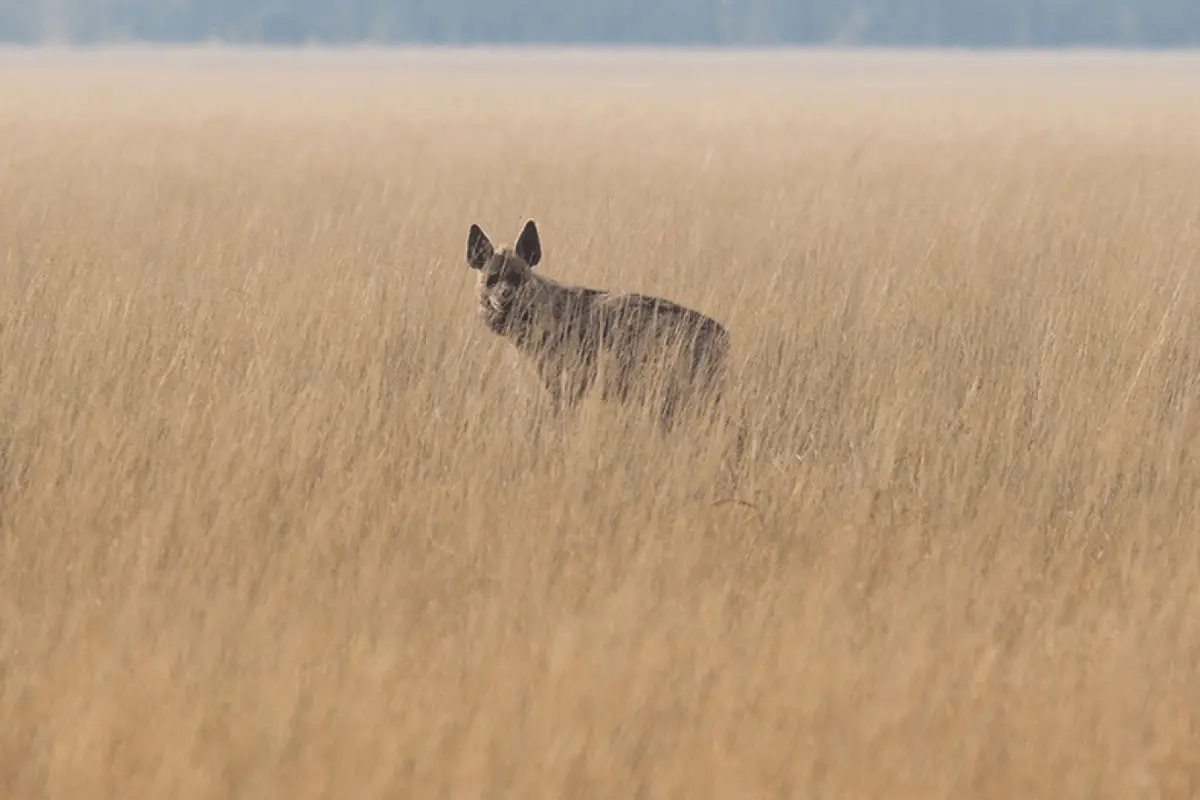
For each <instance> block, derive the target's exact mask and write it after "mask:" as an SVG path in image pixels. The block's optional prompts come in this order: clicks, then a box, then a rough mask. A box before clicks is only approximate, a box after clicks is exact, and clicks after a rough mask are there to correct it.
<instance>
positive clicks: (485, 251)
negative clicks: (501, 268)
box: [467, 223, 496, 269]
mask: <svg viewBox="0 0 1200 800" xmlns="http://www.w3.org/2000/svg"><path fill="white" fill-rule="evenodd" d="M495 252H496V249H495V248H494V247H492V241H491V240H490V239H488V237H487V234H486V233H484V232H483V228H480V227H479V226H478V225H476V224H474V223H472V224H471V232H470V233H468V234H467V263H468V264H469V265H470V266H471V269H483V266H484V264H486V263H488V262H489V261H491V260H492V256H493V255H494V254H495Z"/></svg>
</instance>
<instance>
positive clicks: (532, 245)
mask: <svg viewBox="0 0 1200 800" xmlns="http://www.w3.org/2000/svg"><path fill="white" fill-rule="evenodd" d="M516 251H517V255H518V256H520V257H521V260H522V261H524V262H525V263H526V264H528V265H529V266H531V267H536V266H537V265H538V262H539V261H541V260H542V240H541V239H540V238H538V231H537V225H535V224H534V223H533V220H529V222H526V223H525V227H524V228H522V229H521V236H520V237H519V238H518V239H517V246H516Z"/></svg>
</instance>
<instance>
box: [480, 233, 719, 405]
mask: <svg viewBox="0 0 1200 800" xmlns="http://www.w3.org/2000/svg"><path fill="white" fill-rule="evenodd" d="M541 258H542V245H541V241H540V239H539V237H538V230H537V226H536V225H535V224H534V222H533V220H529V221H528V222H526V223H525V227H524V229H522V231H521V235H520V236H519V237H518V239H517V242H516V244H515V245H514V246H513V247H511V248H510V247H502V248H496V247H494V246H493V245H492V243H491V241H490V240H489V239H488V237H487V234H485V233H484V232H483V230H482V229H481V228H480V227H479V226H478V225H471V229H470V232H469V234H468V236H467V264H468V265H469V266H470V267H471V268H472V269H475V270H478V271H479V278H478V295H479V314H480V317H481V318H482V319H483V322H484V324H485V325H486V326H487V328H488V329H489V330H490V331H492V332H493V333H496V334H499V335H500V336H503V337H505V338H507V339H508V340H509V341H510V342H512V344H513V345H514V346H515V347H516V349H517V351H518V352H519V353H521V354H522V355H524V356H526V357H527V358H529V359H530V360H531V361H532V363H533V364H534V366H535V367H536V369H537V372H538V374H539V376H540V377H541V379H542V382H543V384H544V385H545V387H546V391H547V392H548V393H549V396H550V399H551V401H552V402H553V405H554V407H555V408H556V409H563V408H571V407H573V406H575V405H576V404H577V403H578V402H579V401H580V400H581V399H582V398H583V396H584V395H585V394H587V392H588V391H589V390H590V389H591V388H592V387H593V386H595V385H597V384H598V386H599V389H600V391H601V396H602V397H604V398H605V399H611V400H617V401H620V402H641V403H646V404H650V406H651V407H652V408H653V410H654V411H655V413H656V415H657V417H658V419H659V422H660V423H661V424H662V425H663V427H664V428H666V429H670V428H671V427H672V426H673V424H674V422H675V421H676V419H677V417H678V415H679V414H680V412H682V411H684V410H685V409H690V408H693V407H695V406H696V405H697V403H698V402H699V403H700V404H703V403H712V402H714V401H716V400H717V399H718V398H717V395H718V394H719V392H720V382H721V381H722V379H723V377H724V372H725V362H726V359H727V356H728V353H729V333H728V331H726V329H725V328H724V326H722V325H721V324H720V323H719V322H717V321H716V320H714V319H711V318H709V317H707V316H705V315H703V314H701V313H699V312H697V311H693V310H691V309H689V308H684V307H683V306H681V305H678V304H676V303H672V302H671V301H670V300H664V299H662V298H660V297H648V296H646V295H640V294H616V293H610V292H607V291H601V290H597V289H588V288H585V287H582V286H569V285H566V284H562V283H559V282H557V281H554V280H552V279H550V278H547V277H545V276H543V275H539V274H537V273H535V272H534V271H533V268H534V267H536V266H537V265H538V262H539V261H541ZM710 407H711V406H710Z"/></svg>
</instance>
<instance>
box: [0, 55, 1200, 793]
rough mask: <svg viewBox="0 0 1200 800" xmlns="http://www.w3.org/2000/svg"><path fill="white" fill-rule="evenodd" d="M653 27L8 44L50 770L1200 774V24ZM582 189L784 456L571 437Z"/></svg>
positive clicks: (608, 238) (450, 784)
mask: <svg viewBox="0 0 1200 800" xmlns="http://www.w3.org/2000/svg"><path fill="white" fill-rule="evenodd" d="M629 57H630V58H636V59H640V61H639V63H641V64H642V65H643V67H645V68H646V69H648V70H651V72H652V73H653V74H650V73H646V74H643V75H639V73H638V71H637V70H636V69H632V68H628V67H626V68H622V69H614V70H612V71H609V72H606V71H605V69H604V59H603V58H600V57H596V58H594V59H592V60H591V61H589V59H588V58H580V57H573V56H570V55H569V54H568V55H564V54H559V55H554V54H550V55H545V56H541V57H539V58H540V59H541V60H540V61H539V60H538V59H533V60H529V61H526V60H522V58H521V57H520V55H519V54H516V55H514V54H508V55H505V54H494V55H492V56H488V55H486V54H485V55H482V56H472V57H470V58H465V59H464V60H463V61H461V62H460V61H458V60H456V59H455V57H454V55H453V54H449V55H445V54H443V55H430V56H424V57H421V56H412V55H406V56H396V57H394V58H393V59H392V60H391V61H389V57H387V56H374V57H366V56H363V57H356V56H339V57H332V56H328V57H325V60H322V58H320V57H316V56H314V57H313V59H314V60H313V61H311V62H306V61H304V57H300V56H295V57H289V58H290V59H291V60H290V61H289V60H288V59H284V58H282V57H280V58H275V57H272V56H266V55H261V56H246V57H244V58H243V59H242V60H241V61H238V62H237V63H235V64H233V65H232V66H226V67H224V68H218V57H217V56H197V57H196V59H195V61H194V62H189V61H188V59H187V58H183V57H172V59H168V60H167V61H165V62H163V63H162V64H161V65H159V66H156V67H153V68H151V65H152V64H153V58H152V57H150V56H137V57H135V58H132V59H129V60H127V61H120V60H110V61H104V60H103V59H101V58H100V57H86V58H75V59H74V60H72V59H70V58H66V57H64V58H63V59H62V60H55V59H53V58H50V57H46V58H39V57H36V56H29V55H24V56H19V57H18V56H11V55H10V56H8V57H6V58H7V60H3V59H0V67H2V71H0V176H2V177H0V547H2V551H0V553H2V559H3V560H2V562H0V794H3V796H4V797H6V798H24V797H55V798H72V799H73V800H74V799H75V798H92V797H122V798H125V797H155V798H159V797H172V798H199V797H253V798H276V797H278V798H306V797H362V798H366V797H475V796H489V797H490V796H504V797H604V798H618V797H635V796H637V797H689V798H691V797H721V798H733V797H738V798H741V797H766V796H772V797H775V796H790V797H823V798H834V797H842V798H866V797H881V798H882V797H887V798H897V797H921V798H933V797H955V798H963V797H996V798H1001V797H1004V798H1008V797H1048V798H1049V797H1053V798H1061V797H1081V798H1082V797H1087V798H1101V797H1121V798H1129V797H1187V796H1193V795H1194V794H1195V793H1197V792H1200V463H1198V460H1197V459H1198V458H1200V272H1197V269H1196V267H1197V266H1200V148H1197V145H1196V143H1197V141H1200V104H1198V103H1197V102H1196V98H1197V97H1200V77H1197V76H1198V75H1200V71H1197V69H1196V62H1195V61H1194V60H1188V58H1185V57H1180V59H1179V63H1174V62H1170V63H1168V62H1164V63H1158V64H1145V63H1144V64H1141V65H1140V66H1138V65H1135V64H1133V62H1132V61H1124V62H1123V61H1121V60H1119V59H1115V58H1114V59H1111V60H1106V59H1105V58H1104V57H1098V56H1097V57H1091V58H1092V61H1088V60H1087V59H1086V58H1084V57H1079V59H1080V60H1081V61H1083V62H1085V63H1084V66H1079V62H1076V61H1067V62H1065V63H1064V64H1058V65H1056V64H1055V63H1053V60H1052V59H1049V60H1046V61H1047V63H1043V64H1041V65H1040V66H1038V68H1037V69H1032V68H1022V63H1023V62H1022V61H1021V60H1020V59H1019V58H1017V59H1011V60H1008V61H1006V60H1005V59H1003V58H1000V57H994V58H993V57H987V58H983V57H980V58H978V59H975V60H972V59H970V58H967V57H962V58H960V59H959V60H958V61H957V62H955V61H952V60H950V59H946V60H945V61H944V62H938V61H937V59H936V58H934V57H922V58H925V59H926V60H924V61H920V59H916V60H915V61H914V62H913V63H916V61H920V64H919V65H917V66H913V65H911V64H910V65H909V67H906V66H905V63H906V62H905V61H904V59H903V57H878V58H876V59H875V60H872V57H869V56H844V57H842V56H816V55H814V56H808V57H797V56H782V55H781V56H777V57H767V56H758V57H745V58H742V59H740V60H739V59H736V58H735V59H728V60H726V61H721V62H712V63H711V64H710V65H709V66H708V67H705V66H704V65H705V62H704V60H703V59H702V58H700V57H692V56H688V57H685V56H676V57H674V59H673V60H666V61H661V62H656V61H655V60H654V57H653V56H652V55H645V54H636V55H631V56H629ZM489 58H493V59H494V61H492V62H490V61H489ZM914 58H915V57H914ZM89 59H91V60H89ZM555 59H560V60H559V61H558V62H556V61H555ZM773 59H774V60H773ZM1089 64H1090V66H1089ZM656 65H657V66H656ZM528 217H533V218H535V219H536V220H537V222H538V224H539V227H540V228H541V231H542V237H543V244H544V246H545V249H546V258H545V260H544V262H543V263H542V265H541V266H539V269H540V270H542V271H544V272H545V273H546V274H548V275H551V276H554V277H557V278H560V279H563V280H566V281H569V282H580V283H585V284H589V285H597V286H605V287H617V288H621V289H627V290H637V291H644V292H654V293H661V294H665V295H666V296H668V297H671V298H672V299H675V300H678V301H680V302H683V303H685V304H688V305H691V306H693V307H696V308H698V309H700V310H702V311H704V312H706V313H709V314H711V315H713V316H715V317H716V318H717V319H719V320H721V321H722V322H724V323H725V324H727V325H728V326H729V328H730V330H731V332H732V336H733V354H734V364H733V369H734V373H735V377H736V380H737V383H736V385H735V387H734V388H733V390H732V398H733V405H734V408H735V409H736V410H737V411H739V412H740V413H742V414H743V415H744V418H745V419H746V420H747V424H748V426H749V429H750V430H751V431H752V437H751V443H752V448H751V451H750V452H749V454H748V455H747V457H746V459H745V460H744V461H743V462H741V464H740V465H739V466H737V467H736V468H735V469H731V468H730V466H729V462H727V461H726V460H724V454H725V453H726V452H727V450H728V445H729V443H730V441H731V438H732V430H731V429H727V428H726V427H724V426H715V427H709V428H704V429H693V430H691V431H689V432H688V433H687V434H686V435H684V436H680V437H677V438H674V439H669V440H664V439H661V438H660V437H658V436H657V435H656V434H654V433H653V431H652V430H651V429H650V428H648V427H644V426H643V425H642V422H641V421H639V420H638V419H637V418H636V416H635V415H631V414H625V413H622V412H620V411H619V410H614V409H611V408H604V407H600V406H598V405H592V406H589V407H586V408H584V409H583V410H582V412H581V414H580V415H579V416H578V417H577V418H574V419H568V420H566V421H563V422H562V423H561V424H553V423H547V424H546V425H545V426H544V427H542V428H541V429H540V434H539V436H538V437H536V438H535V437H531V436H530V435H529V433H530V431H532V430H534V429H535V428H534V423H535V422H536V421H537V414H538V413H539V408H540V406H539V404H538V397H539V395H538V392H539V391H540V390H539V388H538V387H537V385H536V383H534V382H531V381H530V380H529V379H528V376H527V375H526V374H525V373H523V372H522V371H521V370H520V369H514V367H513V361H512V359H511V356H510V353H509V351H508V350H507V349H506V347H505V346H504V345H503V343H502V342H501V341H499V340H498V339H497V338H496V337H494V336H492V335H491V334H489V333H488V332H487V331H486V330H484V329H483V328H482V326H481V325H480V324H479V322H478V321H477V320H476V318H475V316H474V313H475V311H474V296H473V279H474V275H473V274H472V273H471V272H470V271H469V270H468V269H467V267H466V264H465V242H466V234H467V227H468V225H469V224H470V223H471V222H473V221H478V222H480V223H482V224H483V225H484V226H485V228H486V229H487V230H488V231H489V232H490V233H493V234H494V235H495V236H496V237H497V238H499V239H501V240H511V238H512V237H513V236H515V234H516V233H517V231H518V229H519V226H520V224H521V222H522V221H523V220H524V219H525V218H528Z"/></svg>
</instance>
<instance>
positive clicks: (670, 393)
mask: <svg viewBox="0 0 1200 800" xmlns="http://www.w3.org/2000/svg"><path fill="white" fill-rule="evenodd" d="M595 311H596V312H598V317H599V319H600V324H601V327H602V331H603V333H602V341H603V347H602V349H603V350H604V359H603V360H604V362H605V373H606V375H605V380H604V388H605V393H606V394H609V395H614V394H615V395H616V396H618V397H620V398H622V399H630V398H631V396H633V395H644V394H645V393H650V394H651V395H658V397H659V399H660V402H661V404H662V406H663V408H662V411H663V414H664V416H666V417H672V416H674V414H675V413H676V412H678V411H679V410H680V406H682V405H685V404H688V403H690V402H692V401H699V400H704V399H713V398H712V395H714V394H715V393H716V392H717V391H718V390H719V382H720V380H721V379H722V377H723V375H724V370H725V362H726V358H727V357H728V354H729V333H728V331H726V329H725V327H724V326H723V325H721V324H720V323H719V322H717V321H716V320H714V319H712V318H711V317H708V316H705V315H704V314H701V313H700V312H698V311H694V310H692V309H690V308H685V307H684V306H681V305H679V304H678V303H673V302H671V301H670V300H666V299H664V298H661V297H651V296H648V295H642V294H604V295H600V296H598V297H597V298H596V299H595Z"/></svg>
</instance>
